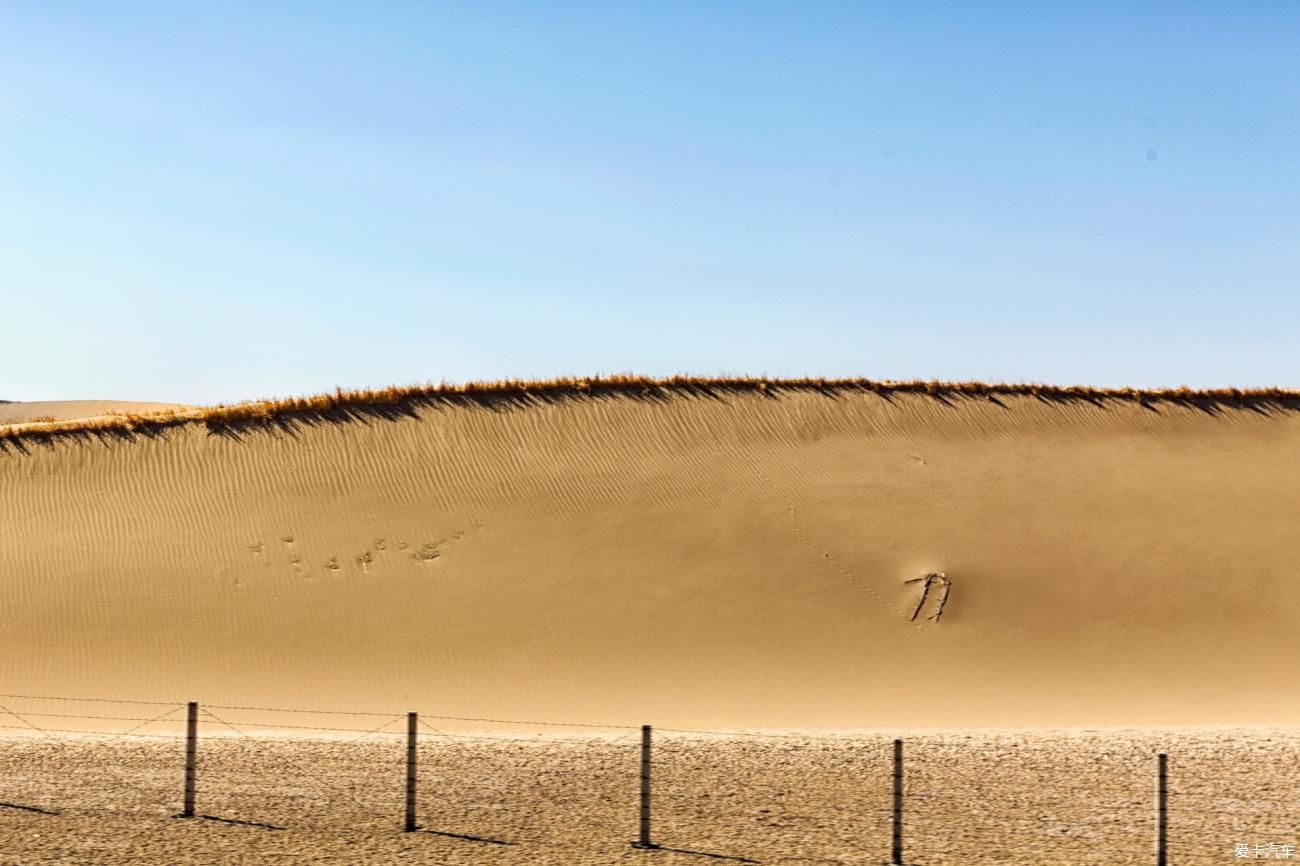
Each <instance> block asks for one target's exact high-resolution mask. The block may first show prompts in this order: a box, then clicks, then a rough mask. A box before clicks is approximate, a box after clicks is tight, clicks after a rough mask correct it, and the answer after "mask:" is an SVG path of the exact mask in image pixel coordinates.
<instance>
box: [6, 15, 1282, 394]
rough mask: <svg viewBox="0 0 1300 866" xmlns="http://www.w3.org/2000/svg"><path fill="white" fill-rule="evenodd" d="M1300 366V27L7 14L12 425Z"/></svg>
mask: <svg viewBox="0 0 1300 866" xmlns="http://www.w3.org/2000/svg"><path fill="white" fill-rule="evenodd" d="M1065 6H1074V7H1076V8H1075V10H1074V11H1065V10H1064V7H1065ZM1298 332H1300V5H1298V4H1295V3H1292V2H1267V0H1258V2H1250V3H1240V2H1232V3H1221V4H1212V3H1198V2H1189V3H1173V2H1169V3H1145V4H1144V3H1132V2H1124V3H1120V2H1116V3H1101V2H1098V3H1079V4H1063V3H1025V4H1023V5H1013V4H1008V3H996V2H989V3H982V4H980V3H966V2H961V3H951V4H918V3H911V2H899V3H883V2H865V0H864V2H851V3H850V2H844V3H836V2H830V0H823V2H789V3H786V4H775V3H760V2H731V3H724V2H694V3H682V4H674V3H670V2H660V0H657V2H653V3H652V2H646V3H609V2H593V3H590V4H578V3H565V2H554V3H535V2H529V3H517V4H516V3H506V2H492V0H476V2H467V3H464V4H443V3H436V4H435V3H409V4H407V3H397V2H387V3H385V2H353V3H346V4H344V3H321V2H312V3H308V2H303V3H247V4H237V3H210V4H198V3H175V2H161V3H157V4H154V5H148V4H132V3H117V2H115V3H91V2H82V3H78V2H69V3H58V4H52V3H46V2H30V3H29V2H21V0H20V2H0V398H7V399H75V398H113V399H141V400H177V401H185V402H214V401H219V400H224V401H230V400H237V399H242V398H251V397H260V396H273V395H285V394H293V393H304V392H313V391H320V390H325V389H329V388H332V387H334V386H335V385H342V386H366V385H383V384H388V383H399V384H406V383H413V382H423V381H438V380H441V379H448V380H452V381H459V380H464V379H471V378H500V377H516V376H519V377H538V376H548V375H553V374H588V373H601V372H605V373H609V372H623V371H636V372H642V373H647V374H668V373H678V372H683V373H699V374H709V373H719V372H743V373H753V374H764V373H765V374H769V375H774V376H775V375H800V374H821V375H866V376H871V377H876V378H932V377H936V378H951V379H976V378H979V379H999V380H1008V381H1045V382H1053V383H1059V384H1073V383H1090V384H1097V385H1125V384H1132V385H1179V384H1189V385H1194V386H1217V385H1240V386H1246V385H1287V386H1300V348H1298V346H1300V342H1298V341H1297V333H1298Z"/></svg>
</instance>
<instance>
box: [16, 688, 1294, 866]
mask: <svg viewBox="0 0 1300 866" xmlns="http://www.w3.org/2000/svg"><path fill="white" fill-rule="evenodd" d="M340 720H342V721H340ZM0 734H2V736H0V819H4V817H5V816H21V820H29V821H42V820H49V821H57V820H59V819H61V818H65V817H69V816H82V817H84V816H95V817H96V818H97V820H101V821H103V820H111V819H112V818H113V817H114V816H116V817H118V818H126V817H128V816H133V817H136V818H144V819H149V820H168V821H170V820H173V819H178V820H179V819H182V818H186V819H193V820H194V821H198V822H212V823H218V824H225V825H239V826H243V827H247V828H251V829H255V830H260V831H266V832H267V833H277V832H284V831H310V832H312V833H327V834H328V833H332V832H341V831H347V832H350V833H356V832H362V833H371V834H389V833H392V834H400V833H401V832H402V831H403V830H405V829H407V828H410V829H414V830H417V831H418V832H420V833H421V834H425V835H432V836H437V837H441V838H443V839H446V840H453V841H458V842H464V843H466V844H476V845H498V846H515V847H521V848H526V847H527V846H546V847H548V848H554V847H555V846H557V845H558V846H571V847H572V846H578V847H581V846H584V845H586V846H590V845H591V844H592V843H593V842H599V843H600V844H602V845H605V846H614V847H618V846H622V848H623V849H624V850H626V848H627V846H628V845H629V843H634V844H635V847H637V848H640V849H642V850H644V851H645V852H646V856H647V857H650V858H652V857H653V852H654V851H656V850H657V851H664V852H677V853H685V854H693V855H699V856H704V857H708V858H712V859H720V860H724V861H731V862H742V863H760V862H761V863H810V862H820V863H842V864H857V863H881V862H893V863H909V864H927V866H928V864H935V866H937V864H947V863H951V864H959V863H960V864H971V863H992V862H1002V861H1005V860H1008V859H1022V858H1024V857H1027V856H1033V857H1036V858H1039V859H1051V860H1053V861H1055V862H1059V863H1108V864H1112V863H1156V864H1157V866H1161V864H1189V866H1191V864H1201V863H1211V862H1215V863H1219V862H1223V861H1224V860H1225V859H1294V860H1297V861H1300V832H1297V828H1300V732H1292V733H1282V734H1279V735H1276V736H1263V735H1260V736H1240V735H1236V734H1230V733H1226V732H1221V733H1215V732H1184V731H1180V732H1165V733H1159V732H1096V733H1094V734H1090V735H1078V734H1046V733H1037V734H1035V733H1008V732H999V733H988V734H975V733H929V734H920V735H914V736H909V737H907V738H906V739H905V740H902V741H897V740H895V739H894V738H892V737H886V736H881V735H865V734H825V733H807V734H803V733H797V732H781V733H774V732H758V731H726V730H693V729H691V730H688V729H672V728H653V729H651V728H648V727H642V726H626V725H598V724H590V723H586V722H582V723H579V722H573V723H569V722H555V721H527V720H518V719H499V718H479V717H471V716H438V715H426V714H419V715H415V714H411V713H400V714H398V713H394V714H385V713H367V712H353V711H338V710H303V709H298V708H276V707H264V706H233V705H217V704H213V705H207V704H186V703H167V702H157V703H154V702H144V701H115V700H111V699H99V698H96V699H87V698H67V697H55V696H39V695H0ZM187 747H190V748H192V753H193V759H192V760H190V759H188V757H187V756H188V754H190V752H188V751H187ZM1158 754H1167V755H1168V759H1167V773H1165V774H1163V775H1162V774H1160V773H1159V772H1158V770H1157V767H1158ZM14 819H15V820H18V819H19V818H18V817H15V818H14ZM1162 838H1163V839H1164V840H1165V843H1164V844H1163V846H1162V845H1161V843H1160V840H1161V839H1162ZM611 850H612V849H611Z"/></svg>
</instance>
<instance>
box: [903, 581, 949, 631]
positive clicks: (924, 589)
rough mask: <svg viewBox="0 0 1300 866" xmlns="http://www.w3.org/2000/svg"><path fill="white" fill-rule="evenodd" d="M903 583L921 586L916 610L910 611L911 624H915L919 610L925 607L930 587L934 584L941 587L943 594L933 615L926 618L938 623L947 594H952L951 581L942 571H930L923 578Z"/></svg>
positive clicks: (946, 600)
mask: <svg viewBox="0 0 1300 866" xmlns="http://www.w3.org/2000/svg"><path fill="white" fill-rule="evenodd" d="M903 583H920V584H921V597H920V598H919V599H918V600H917V602H916V610H914V611H912V622H916V618H917V616H919V615H920V613H921V608H923V607H925V600H926V599H927V598H929V597H930V587H932V586H934V585H936V584H937V585H939V586H941V587H943V594H942V595H940V596H939V603H938V606H937V607H936V609H935V611H934V613H932V614H930V615H929V616H928V617H926V618H927V619H932V620H934V621H935V622H938V621H939V617H941V616H943V608H944V605H946V604H947V603H948V594H949V593H950V592H952V581H951V580H949V579H948V578H947V577H946V576H945V575H944V573H943V572H942V571H932V572H930V573H929V574H927V575H926V576H925V577H914V578H912V579H911V580H905V581H903Z"/></svg>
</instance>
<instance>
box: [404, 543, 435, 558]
mask: <svg viewBox="0 0 1300 866" xmlns="http://www.w3.org/2000/svg"><path fill="white" fill-rule="evenodd" d="M438 556H439V553H438V545H436V544H433V543H429V544H424V545H421V546H420V547H419V548H418V549H416V550H415V551H414V552H413V553H412V554H411V559H414V560H415V561H416V562H433V561H434V560H435V559H437V558H438Z"/></svg>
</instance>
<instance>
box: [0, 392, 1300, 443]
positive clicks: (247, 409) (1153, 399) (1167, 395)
mask: <svg viewBox="0 0 1300 866" xmlns="http://www.w3.org/2000/svg"><path fill="white" fill-rule="evenodd" d="M783 391H817V392H822V393H828V394H835V393H844V392H854V391H856V392H866V393H875V394H880V395H882V396H884V397H889V396H890V395H892V394H925V395H929V396H932V397H935V398H936V399H947V398H958V399H987V400H993V401H995V402H996V400H997V398H998V397H1000V396H1007V397H1031V398H1036V399H1040V400H1047V401H1057V402H1073V401H1085V402H1089V403H1094V404H1098V405H1100V404H1103V403H1105V402H1108V401H1125V402H1138V403H1141V404H1143V405H1147V406H1151V405H1154V404H1158V403H1171V404H1178V405H1185V406H1187V405H1190V406H1195V407H1197V408H1200V409H1202V410H1204V411H1210V412H1214V411H1218V410H1220V409H1223V408H1242V409H1251V410H1255V411H1260V410H1262V409H1263V408H1266V407H1270V406H1273V407H1276V406H1285V407H1287V408H1300V390H1298V389H1293V388H1249V389H1240V388H1217V389H1202V390H1198V389H1193V388H1188V387H1185V386H1184V387H1178V388H1094V387H1091V386H1084V385H1068V386H1062V385H1041V384H1027V383H1019V384H1016V383H1003V382H998V383H988V382H944V381H936V380H928V381H923V380H912V381H890V380H874V379H864V378H845V379H826V378H792V379H770V378H766V377H758V376H730V377H723V376H720V377H697V376H669V377H665V378H653V377H648V376H634V375H614V376H593V377H581V378H579V377H560V378H554V379H537V380H527V379H500V380H497V381H492V382H466V383H463V384H450V383H446V382H443V383H441V384H437V385H433V384H426V385H409V386H396V385H390V386H388V387H386V388H362V389H352V390H347V389H343V388H338V389H335V390H334V391H332V392H328V393H323V394H315V395H311V396H307V397H283V398H270V399H262V400H250V401H247V402H243V403H236V404H233V405H224V404H218V405H216V406H208V407H202V408H198V409H174V410H169V411H163V412H158V413H148V414H133V413H110V414H109V415H107V416H104V417H100V418H91V419H79V420H73V421H63V422H57V421H46V420H44V419H36V420H34V421H32V422H28V423H25V424H11V425H6V426H0V450H6V449H4V447H3V446H4V444H5V443H6V442H7V443H9V444H11V445H13V446H16V447H17V448H18V450H25V449H23V448H22V446H23V445H24V444H25V443H32V444H48V443H50V442H52V441H53V440H56V439H60V438H66V437H71V438H84V437H85V436H86V435H87V434H90V435H100V434H104V435H108V436H113V435H114V434H118V435H126V436H127V437H131V436H134V435H137V434H139V435H150V434H151V433H155V432H161V431H162V430H164V429H166V428H169V427H175V426H180V425H184V424H203V425H205V426H207V427H208V428H209V430H211V431H214V432H220V431H222V430H223V429H233V428H236V427H242V426H248V425H253V426H256V425H272V426H274V425H277V424H281V423H284V422H291V421H292V419H293V418H294V417H295V416H297V417H305V416H311V415H315V416H318V417H321V416H325V415H330V414H336V413H340V412H341V413H343V414H344V415H346V414H349V413H350V412H367V413H368V414H373V412H374V411H375V410H379V411H380V413H381V414H385V413H392V414H395V415H399V414H409V411H410V410H411V409H413V408H414V407H417V406H420V405H430V404H435V403H440V404H458V405H474V404H477V405H500V404H503V403H511V402H514V403H533V402H558V401H563V400H571V399H582V398H591V397H630V398H635V399H652V400H663V399H668V398H670V397H673V396H691V395H694V396H708V395H711V394H716V393H718V392H723V393H732V394H734V393H758V394H764V395H769V396H774V395H777V394H779V393H780V392H783Z"/></svg>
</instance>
